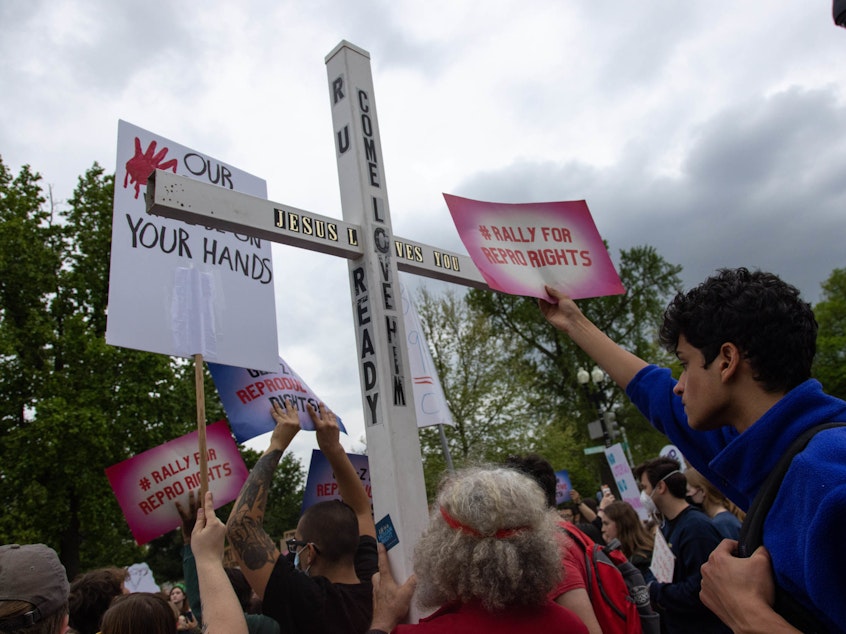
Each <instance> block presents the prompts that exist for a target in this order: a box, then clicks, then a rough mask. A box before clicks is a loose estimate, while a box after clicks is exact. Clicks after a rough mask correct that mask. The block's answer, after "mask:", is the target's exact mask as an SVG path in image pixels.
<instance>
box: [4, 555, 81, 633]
mask: <svg viewBox="0 0 846 634" xmlns="http://www.w3.org/2000/svg"><path fill="white" fill-rule="evenodd" d="M68 591H69V586H68V576H67V573H66V572H65V567H64V566H63V565H62V562H60V561H59V556H58V555H57V554H56V551H55V550H53V549H52V548H50V547H49V546H45V545H44V544H26V545H24V546H19V545H18V544H6V545H5V546H0V601H26V602H27V603H31V604H32V605H33V606H34V608H33V609H32V610H30V611H29V612H27V613H26V614H22V615H17V616H12V617H9V618H6V619H2V620H0V627H2V628H3V629H9V628H10V627H11V628H13V629H19V628H23V627H28V626H29V625H32V624H33V623H37V622H38V621H40V620H42V619H44V618H46V617H48V616H51V615H52V614H54V613H55V612H56V611H57V610H59V609H60V608H61V607H62V606H63V605H64V604H65V602H66V601H67V600H68Z"/></svg>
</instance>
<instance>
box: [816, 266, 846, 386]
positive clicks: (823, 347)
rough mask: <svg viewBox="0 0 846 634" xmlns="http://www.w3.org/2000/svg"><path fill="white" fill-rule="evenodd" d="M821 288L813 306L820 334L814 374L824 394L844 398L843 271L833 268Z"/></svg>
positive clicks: (845, 302) (845, 282)
mask: <svg viewBox="0 0 846 634" xmlns="http://www.w3.org/2000/svg"><path fill="white" fill-rule="evenodd" d="M822 289H823V294H822V300H821V301H820V302H819V303H818V304H817V305H816V306H814V314H815V315H816V318H817V322H818V323H819V334H818V336H817V356H816V358H815V359H814V367H813V374H814V377H816V378H817V379H819V381H820V382H821V383H822V384H823V386H824V387H825V390H826V392H828V393H829V394H832V395H833V396H837V397H839V398H843V399H846V268H844V269H834V271H832V272H831V275H830V276H829V277H828V279H827V280H826V281H825V282H823V284H822Z"/></svg>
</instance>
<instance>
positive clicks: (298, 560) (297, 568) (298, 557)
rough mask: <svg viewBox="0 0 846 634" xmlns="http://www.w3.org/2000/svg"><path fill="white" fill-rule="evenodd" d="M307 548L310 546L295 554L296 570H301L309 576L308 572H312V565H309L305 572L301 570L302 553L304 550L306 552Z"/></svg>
mask: <svg viewBox="0 0 846 634" xmlns="http://www.w3.org/2000/svg"><path fill="white" fill-rule="evenodd" d="M306 548H308V546H303V547H302V548H301V549H300V550H298V551H297V552H296V553H294V568H295V569H296V570H299V571H300V572H301V573H303V574H305V575H308V571H309V570H311V565H309V567H308V568H306V569H305V570H302V569H301V568H300V553H301V552H302V551H303V550H305V549H306Z"/></svg>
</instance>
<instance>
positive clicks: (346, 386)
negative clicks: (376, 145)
mask: <svg viewBox="0 0 846 634" xmlns="http://www.w3.org/2000/svg"><path fill="white" fill-rule="evenodd" d="M341 40H347V41H349V42H352V43H353V44H355V45H357V46H359V47H361V48H363V49H365V50H367V51H369V53H370V55H371V61H372V70H373V77H374V85H375V93H376V95H375V98H376V104H377V107H378V114H379V123H380V131H381V137H382V150H383V155H384V161H385V173H386V180H387V191H388V194H389V202H390V207H391V212H392V217H393V228H394V232H395V233H396V235H398V236H402V237H406V238H411V239H414V240H417V241H419V242H424V243H427V244H432V245H437V246H442V247H445V248H448V249H452V250H455V251H462V250H463V247H462V246H461V243H460V241H459V239H458V235H457V233H456V232H455V229H454V227H453V225H452V221H451V218H450V216H449V213H448V211H447V208H446V206H445V204H444V201H443V198H442V195H441V194H442V192H447V193H452V194H456V195H460V196H466V197H470V198H478V199H482V200H490V201H501V202H537V201H551V200H573V199H585V200H587V202H588V205H589V206H590V209H591V211H592V213H593V216H594V219H595V222H596V225H597V227H598V229H599V231H600V233H601V234H602V235H603V237H604V238H605V239H606V240H608V242H609V243H610V247H611V254H612V257H614V258H616V257H617V254H618V252H619V250H620V249H624V248H630V247H633V246H637V245H643V244H649V245H652V246H654V247H655V248H656V249H657V250H658V252H659V253H660V254H661V255H663V256H664V257H665V258H666V259H667V260H668V261H670V262H672V263H675V264H680V265H682V266H683V267H684V272H683V279H684V282H685V285H686V286H690V285H692V284H695V283H697V282H699V281H701V279H703V278H704V277H705V276H707V275H708V274H710V273H711V272H713V271H714V270H715V269H717V268H719V267H723V266H739V265H744V266H748V267H757V268H762V269H767V270H771V271H774V272H776V273H778V274H780V275H782V276H783V277H784V278H785V279H787V280H788V281H791V282H792V283H794V284H796V285H797V286H799V287H800V289H801V290H802V291H803V293H804V295H805V296H806V298H807V299H808V300H809V301H812V302H814V301H817V300H818V299H819V292H820V288H819V287H820V283H821V282H822V281H824V280H825V279H826V277H827V276H828V275H829V273H830V272H831V271H832V270H833V269H834V268H841V267H844V266H846V249H844V246H843V239H844V235H846V213H845V212H846V64H844V63H843V60H844V58H845V57H846V31H844V30H843V29H838V28H836V27H835V26H834V25H833V23H832V19H831V2H830V1H829V0H802V1H801V2H797V1H796V0H770V1H768V2H765V3H762V2H757V3H739V2H736V1H729V0H708V1H707V2H705V1H696V0H694V1H689V2H683V3H682V2H677V3H668V2H659V1H657V0H643V1H641V2H632V3H610V2H601V1H600V2H597V1H593V2H553V1H552V0H519V1H517V0H485V1H484V2H475V1H473V2H471V1H467V2H456V1H454V0H444V1H440V0H437V1H436V0H427V1H426V2H421V1H417V0H407V1H406V0H393V1H390V2H389V1H379V2H377V1H368V0H362V1H359V2H349V1H343V0H312V1H310V2H293V1H291V0H274V1H270V0H268V1H259V0H245V1H244V2H238V3H235V2H219V1H217V0H207V1H205V2H190V1H188V0H185V1H182V2H165V1H162V0H148V1H146V2H131V3H129V2H114V1H113V0H90V1H82V0H80V1H72V0H53V1H51V2H46V1H45V0H6V1H4V2H2V3H0V113H2V116H0V156H2V158H3V161H4V162H5V163H6V164H7V166H9V167H11V169H12V170H13V171H15V172H17V171H18V170H19V169H20V166H21V165H23V164H30V165H31V166H32V167H33V169H35V170H37V171H38V172H40V173H41V174H42V176H43V177H44V183H45V184H48V185H50V186H52V190H53V196H54V198H55V199H56V200H58V201H62V200H66V199H67V198H69V197H70V195H71V193H72V190H73V187H74V186H75V183H76V179H77V177H78V176H79V175H80V174H82V173H83V172H84V171H85V170H86V169H87V168H88V167H90V166H91V164H92V163H93V162H94V161H97V162H99V163H100V164H102V165H103V166H105V167H106V168H107V169H108V170H110V171H111V170H114V169H115V146H116V138H117V122H118V119H125V120H127V121H129V122H131V123H134V124H136V125H138V126H141V127H143V128H146V129H148V130H150V131H153V132H155V133H158V134H161V135H163V136H166V137H169V138H171V139H173V140H175V141H177V142H179V143H182V144H184V145H187V146H189V147H193V148H196V149H198V150H200V151H202V152H204V153H206V154H208V155H211V156H214V157H217V158H219V159H221V160H223V161H226V162H228V163H231V164H233V165H236V166H238V167H240V168H241V169H244V170H246V171H248V172H250V173H253V174H255V175H257V176H260V177H262V178H265V179H266V180H267V182H268V194H269V198H270V199H271V200H274V201H277V202H281V203H285V204H288V205H292V206H295V207H299V208H302V209H306V210H310V211H314V212H317V213H320V214H323V215H327V216H334V217H337V218H340V217H341V211H340V196H339V192H338V180H337V172H336V164H335V156H334V144H333V137H332V124H331V116H330V110H329V92H328V88H327V78H326V70H325V64H324V58H325V56H326V55H327V54H328V53H329V52H330V51H332V50H333V49H334V47H335V46H336V45H337V44H338V43H339V42H340V41H341ZM274 260H275V266H276V275H277V280H279V282H278V287H277V292H278V305H279V315H278V317H279V330H280V347H281V352H282V355H283V357H284V358H285V359H286V361H288V362H289V363H290V364H291V366H292V367H294V368H295V369H296V370H297V371H298V372H299V373H300V375H301V376H302V377H303V378H304V379H306V380H307V381H308V382H309V383H310V384H311V385H312V387H314V388H315V390H316V391H317V392H318V393H319V394H321V396H323V397H324V398H325V399H326V401H327V402H328V403H329V404H330V406H332V407H334V409H336V410H337V411H339V412H340V413H341V415H342V416H343V417H344V419H345V421H346V422H347V424H348V427H350V428H351V430H352V431H353V436H360V435H361V434H362V433H363V431H362V430H363V425H362V424H361V421H362V419H363V416H362V413H361V411H362V406H361V401H360V396H359V382H358V370H357V365H356V359H355V340H354V332H353V327H352V322H351V311H350V306H349V299H348V298H349V290H348V285H347V266H346V263H345V262H344V261H341V260H338V259H335V258H332V257H330V256H323V255H317V254H311V253H308V252H304V251H300V250H297V249H294V248H290V247H279V248H278V249H277V252H276V254H275V258H274ZM307 440H308V439H305V440H304V442H306V441H307ZM259 445H262V443H259ZM303 446H306V445H303Z"/></svg>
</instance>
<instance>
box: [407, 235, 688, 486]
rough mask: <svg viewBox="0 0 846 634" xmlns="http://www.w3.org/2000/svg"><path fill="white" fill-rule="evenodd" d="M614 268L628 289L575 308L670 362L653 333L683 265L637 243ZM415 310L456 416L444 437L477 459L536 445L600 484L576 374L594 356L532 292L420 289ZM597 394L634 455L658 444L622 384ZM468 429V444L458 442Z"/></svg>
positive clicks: (582, 481) (586, 400)
mask: <svg viewBox="0 0 846 634" xmlns="http://www.w3.org/2000/svg"><path fill="white" fill-rule="evenodd" d="M618 270H619V272H620V277H621V279H622V281H623V284H624V286H625V287H626V289H627V292H626V293H625V294H623V295H617V296H611V297H601V298H596V299H588V300H583V301H580V302H579V306H580V308H581V309H582V311H583V312H584V313H585V315H586V316H587V317H588V318H589V319H591V321H593V322H594V323H595V324H597V326H598V327H599V328H600V329H601V330H603V331H604V332H606V333H607V334H608V335H609V336H610V337H611V338H612V339H613V340H614V341H616V342H618V343H619V344H621V345H622V346H624V347H625V348H627V349H628V350H631V351H632V352H633V353H634V354H636V355H638V356H640V357H641V358H644V359H647V360H650V361H653V362H656V363H663V364H672V363H673V359H671V358H670V357H669V355H667V354H666V353H665V352H663V351H662V350H661V348H660V346H658V345H657V338H656V335H657V329H658V327H659V324H660V320H661V316H662V314H663V311H664V308H665V307H666V304H667V301H668V300H669V298H670V297H671V296H672V295H673V294H675V293H676V292H678V290H679V289H680V288H681V280H680V278H679V273H680V271H681V267H679V266H675V265H672V264H670V263H668V262H666V261H665V260H664V259H663V258H662V257H661V256H660V255H658V253H657V252H656V251H655V249H654V248H652V247H649V246H641V247H635V248H632V249H629V250H624V251H622V252H621V254H620V263H619V267H618ZM419 310H420V314H421V321H422V322H423V324H424V330H425V331H426V336H427V338H428V340H429V344H430V346H431V347H432V348H433V356H434V357H435V365H436V368H437V371H438V374H439V376H440V378H441V382H442V383H443V384H444V391H445V393H446V396H447V401H448V403H449V406H450V409H451V410H452V412H453V415H454V416H455V417H456V419H457V422H458V420H461V423H459V424H458V425H457V427H456V430H455V431H453V432H452V435H453V439H451V440H450V442H451V446H452V444H456V445H458V446H459V447H465V446H467V447H473V448H475V454H474V456H478V457H479V458H484V459H491V458H496V457H500V456H502V455H503V454H506V453H508V452H510V451H527V450H532V451H537V452H539V453H541V454H542V455H544V456H545V457H546V458H547V459H548V460H550V462H552V464H553V465H554V466H555V467H556V469H568V470H569V471H570V475H571V479H572V480H573V483H574V486H576V487H577V488H578V487H584V488H587V489H589V488H591V487H595V486H597V485H598V483H599V478H600V470H599V464H600V461H599V460H598V459H597V458H596V457H594V456H585V455H584V453H583V449H584V448H585V447H587V446H590V445H595V444H598V442H597V441H593V440H591V439H590V438H589V435H588V431H587V423H588V422H589V421H591V420H594V419H596V418H597V417H598V415H599V413H598V411H597V408H596V403H595V402H594V400H592V399H591V398H590V397H589V395H588V394H586V393H585V392H584V391H582V390H581V389H580V388H579V386H578V383H577V381H576V374H577V372H578V369H579V368H581V367H584V368H586V369H588V370H590V368H591V367H592V362H591V360H590V359H589V358H588V357H587V356H586V355H585V354H584V353H583V352H582V351H581V350H580V349H579V348H578V347H577V346H576V345H575V344H573V343H572V342H571V341H570V340H569V338H568V337H567V336H566V335H564V334H562V333H560V332H558V331H557V330H555V329H554V328H553V327H552V326H550V325H549V323H548V322H547V321H546V320H545V319H544V318H543V316H542V315H541V313H540V311H539V309H538V306H537V302H536V300H534V299H533V298H525V297H516V296H512V295H505V294H501V293H494V292H487V291H480V290H471V291H469V293H468V294H467V295H466V297H464V298H461V299H459V298H457V297H456V296H449V295H447V296H446V297H445V298H443V299H442V300H438V299H437V298H432V297H431V296H428V297H427V296H424V297H423V300H422V302H420V305H419ZM599 398H600V399H601V401H602V409H603V410H613V411H614V412H615V413H616V415H617V419H618V421H619V423H620V424H621V425H623V426H625V428H626V431H627V436H628V439H629V442H630V443H631V449H632V453H633V454H634V457H635V460H636V461H637V460H640V459H645V458H648V457H652V456H654V455H656V454H657V453H658V450H659V449H660V447H661V446H662V445H663V444H664V443H665V442H666V441H665V440H664V438H663V436H661V435H660V434H658V433H657V432H655V431H654V430H652V428H651V427H650V425H649V423H648V422H647V421H646V420H645V419H643V417H641V416H640V414H639V413H637V412H636V410H634V408H633V407H632V406H631V405H630V404H629V402H628V399H626V397H625V395H624V394H622V392H621V391H620V390H619V389H617V388H616V387H612V386H610V385H609V384H604V385H603V387H602V389H601V390H600V392H599ZM505 405H507V407H506V406H505ZM494 423H495V426H494ZM490 432H494V433H490ZM450 433H451V432H450V430H449V429H447V434H448V437H449V435H450ZM421 436H422V434H421ZM465 436H469V437H470V438H471V439H472V443H466V444H464V443H463V441H462V440H461V439H462V438H463V437H465ZM422 439H423V444H424V450H426V451H427V452H428V453H427V459H428V460H435V456H436V451H437V450H436V443H435V441H434V440H432V439H427V438H425V437H423V436H422ZM459 455H460V456H461V457H462V458H463V457H465V455H466V456H468V457H469V456H470V455H471V452H467V453H466V454H465V453H461V452H459ZM427 466H428V465H427ZM433 470H434V469H433ZM427 475H428V470H427Z"/></svg>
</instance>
